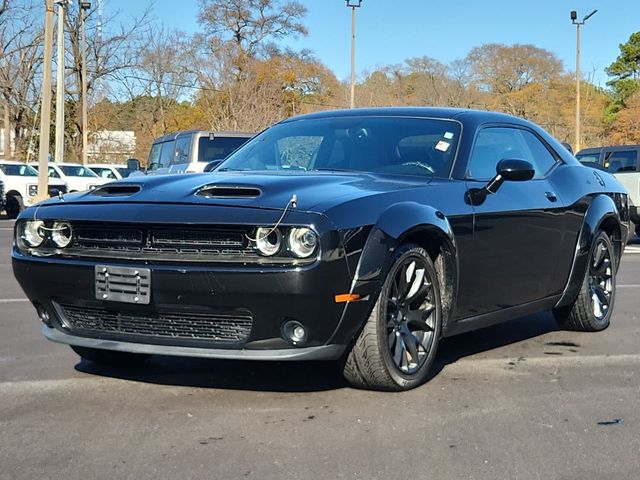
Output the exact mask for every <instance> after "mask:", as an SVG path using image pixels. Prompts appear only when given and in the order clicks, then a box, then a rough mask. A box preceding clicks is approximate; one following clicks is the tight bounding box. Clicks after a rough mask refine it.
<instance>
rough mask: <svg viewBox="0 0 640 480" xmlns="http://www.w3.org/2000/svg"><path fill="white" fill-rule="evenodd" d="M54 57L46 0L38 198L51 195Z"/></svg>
mask: <svg viewBox="0 0 640 480" xmlns="http://www.w3.org/2000/svg"><path fill="white" fill-rule="evenodd" d="M52 57H53V0H45V14H44V60H43V63H42V65H43V68H42V97H41V98H42V105H41V107H40V147H39V148H40V151H39V152H38V153H39V156H38V195H37V200H44V199H46V198H48V197H49V195H48V191H49V133H50V128H51V60H52Z"/></svg>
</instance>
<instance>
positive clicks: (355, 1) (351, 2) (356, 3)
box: [346, 0, 362, 108]
mask: <svg viewBox="0 0 640 480" xmlns="http://www.w3.org/2000/svg"><path fill="white" fill-rule="evenodd" d="M346 2H347V7H349V8H351V102H350V106H351V108H355V106H356V8H360V6H361V5H362V0H346Z"/></svg>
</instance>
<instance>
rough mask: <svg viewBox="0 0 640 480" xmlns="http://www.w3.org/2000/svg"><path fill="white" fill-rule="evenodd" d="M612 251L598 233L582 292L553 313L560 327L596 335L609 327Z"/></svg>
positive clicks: (613, 285)
mask: <svg viewBox="0 0 640 480" xmlns="http://www.w3.org/2000/svg"><path fill="white" fill-rule="evenodd" d="M615 262H616V257H615V251H614V248H613V244H612V243H611V239H610V238H609V236H608V235H607V234H606V232H603V231H599V232H598V233H597V234H596V238H595V241H594V242H593V245H592V247H591V252H590V253H589V265H588V268H587V272H586V273H585V276H584V280H583V282H582V288H581V289H580V293H579V294H578V297H577V298H576V301H575V302H574V304H573V305H569V306H567V307H562V308H558V309H556V310H554V312H553V313H554V316H555V317H556V320H557V321H558V323H559V324H560V326H561V327H563V328H566V329H567V330H578V331H583V332H597V331H600V330H604V329H605V328H607V327H608V326H609V323H610V320H611V314H612V312H613V304H614V302H615V297H616V277H615Z"/></svg>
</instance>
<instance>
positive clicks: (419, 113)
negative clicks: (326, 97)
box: [281, 107, 529, 125]
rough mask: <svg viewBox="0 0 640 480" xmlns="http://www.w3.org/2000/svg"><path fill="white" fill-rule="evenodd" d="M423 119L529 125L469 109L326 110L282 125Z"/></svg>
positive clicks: (517, 119) (387, 108) (499, 115)
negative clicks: (364, 118)
mask: <svg viewBox="0 0 640 480" xmlns="http://www.w3.org/2000/svg"><path fill="white" fill-rule="evenodd" d="M359 116H372V117H423V118H441V119H443V120H461V121H462V120H475V121H476V122H479V123H486V122H496V123H501V122H508V123H517V124H527V125H528V124H529V122H527V121H526V120H523V119H521V118H518V117H514V116H512V115H507V114H506V113H500V112H492V111H487V110H472V109H467V108H445V107H376V108H354V109H349V110H324V111H322V112H314V113H308V114H305V115H299V116H297V117H291V118H288V119H285V120H283V121H282V122H281V123H289V122H295V121H298V120H310V119H319V118H336V117H359Z"/></svg>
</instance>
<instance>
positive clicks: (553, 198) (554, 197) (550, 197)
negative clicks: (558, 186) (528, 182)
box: [544, 192, 558, 202]
mask: <svg viewBox="0 0 640 480" xmlns="http://www.w3.org/2000/svg"><path fill="white" fill-rule="evenodd" d="M544 196H545V197H547V200H549V201H550V202H556V201H558V196H557V195H556V194H555V193H553V192H544Z"/></svg>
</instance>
